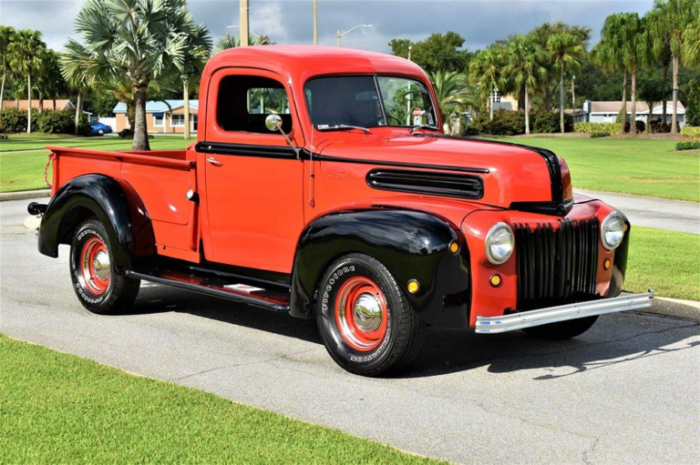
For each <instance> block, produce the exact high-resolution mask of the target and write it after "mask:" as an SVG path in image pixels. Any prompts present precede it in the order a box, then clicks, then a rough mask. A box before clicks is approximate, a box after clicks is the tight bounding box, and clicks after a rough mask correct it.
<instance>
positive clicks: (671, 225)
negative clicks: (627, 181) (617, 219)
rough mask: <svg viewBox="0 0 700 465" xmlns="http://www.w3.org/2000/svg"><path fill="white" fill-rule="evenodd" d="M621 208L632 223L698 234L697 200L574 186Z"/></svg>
mask: <svg viewBox="0 0 700 465" xmlns="http://www.w3.org/2000/svg"><path fill="white" fill-rule="evenodd" d="M576 192H577V193H579V194H583V195H587V196H589V197H593V198H595V199H600V200H602V201H603V202H606V203H608V204H610V205H612V206H613V207H615V208H619V209H620V210H622V211H623V212H624V213H625V215H627V217H628V218H629V220H630V222H631V223H632V226H633V227H634V226H648V227H650V228H661V229H669V230H671V231H680V232H689V233H695V234H700V203H696V202H684V201H682V200H669V199H659V198H656V197H642V196H639V195H629V194H614V193H612V192H594V191H584V190H580V189H576Z"/></svg>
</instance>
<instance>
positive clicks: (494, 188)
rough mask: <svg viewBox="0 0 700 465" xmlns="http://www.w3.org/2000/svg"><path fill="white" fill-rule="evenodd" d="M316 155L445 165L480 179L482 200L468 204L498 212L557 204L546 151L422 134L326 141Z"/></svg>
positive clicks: (442, 167)
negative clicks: (492, 208) (485, 205)
mask: <svg viewBox="0 0 700 465" xmlns="http://www.w3.org/2000/svg"><path fill="white" fill-rule="evenodd" d="M320 155H321V158H322V160H323V159H324V158H327V159H347V160H352V161H355V162H361V163H369V164H373V163H372V162H377V165H379V166H391V167H392V168H394V167H397V168H400V167H402V166H403V167H405V168H407V169H409V168H410V169H425V170H429V171H432V170H440V171H442V172H449V170H446V167H453V168H455V170H454V171H459V172H461V173H464V174H465V175H467V176H478V177H481V178H482V179H483V183H484V194H483V197H482V198H481V199H478V200H470V201H472V202H474V201H476V202H480V203H484V204H488V205H493V206H499V207H504V208H510V207H512V205H513V204H514V203H519V204H520V203H522V204H531V203H544V202H548V203H549V202H552V201H554V200H557V199H553V192H554V191H555V190H554V189H553V188H552V185H553V182H554V183H557V182H558V183H559V184H561V174H560V172H559V165H558V162H557V161H556V160H557V159H556V156H554V155H553V154H552V153H551V152H547V151H540V150H538V149H533V148H528V147H523V146H517V145H512V144H506V143H497V142H488V141H478V140H465V139H457V138H443V137H429V136H422V135H421V136H417V135H416V136H402V137H394V138H378V137H372V136H371V135H367V136H364V137H363V138H361V139H345V140H343V141H338V142H330V141H329V143H328V144H325V145H322V146H321V150H320ZM548 157H549V162H548ZM553 164H556V170H553V167H552V165H553ZM555 176H556V177H558V179H556V178H555ZM559 200H560V199H559Z"/></svg>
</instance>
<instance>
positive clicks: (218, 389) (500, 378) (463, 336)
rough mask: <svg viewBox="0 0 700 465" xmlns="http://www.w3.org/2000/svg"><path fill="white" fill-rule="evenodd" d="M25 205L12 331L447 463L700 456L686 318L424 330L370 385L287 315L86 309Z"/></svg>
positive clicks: (14, 247)
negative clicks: (43, 251) (411, 359)
mask: <svg viewBox="0 0 700 465" xmlns="http://www.w3.org/2000/svg"><path fill="white" fill-rule="evenodd" d="M27 203H28V201H16V202H2V203H0V233H1V234H0V262H1V263H2V266H1V268H0V332H2V333H4V334H7V335H9V336H11V337H14V338H17V339H21V340H26V341H31V342H33V343H37V344H41V345H44V346H47V347H51V348H54V349H58V350H61V351H65V352H68V353H73V354H76V355H80V356H83V357H87V358H90V359H93V360H96V361H98V362H101V363H104V364H108V365H113V366H116V367H119V368H122V369H124V370H127V371H129V372H133V373H139V374H142V375H146V376H150V377H153V378H158V379H163V380H169V381H172V382H175V383H178V384H183V385H186V386H191V387H195V388H199V389H203V390H206V391H210V392H213V393H216V394H218V395H221V396H224V397H227V398H230V399H233V400H236V401H239V402H242V403H245V404H249V405H254V406H257V407H261V408H264V409H268V410H273V411H276V412H280V413H282V414H284V415H287V416H290V417H294V418H299V419H302V420H306V421H309V422H313V423H317V424H322V425H327V426H332V427H337V428H341V429H343V430H345V431H348V432H350V433H353V434H356V435H358V436H363V437H366V438H369V439H372V440H375V441H379V442H382V443H388V444H391V445H393V446H395V447H398V448H400V449H404V450H408V451H412V452H415V453H419V454H425V455H430V456H434V457H440V458H443V459H446V460H450V461H454V462H462V463H509V464H510V463H615V464H618V463H644V464H650V463H654V464H655V463H674V464H678V463H691V462H692V463H696V460H697V457H698V454H699V453H700V432H699V425H700V402H698V399H699V398H700V347H698V346H700V326H698V324H697V323H694V322H692V321H688V320H680V319H672V318H666V317H659V316H654V315H647V314H619V315H611V316H604V317H601V319H600V320H599V321H598V323H597V324H596V325H595V326H594V327H593V329H592V330H591V331H589V332H588V333H586V334H585V335H584V336H583V337H581V338H579V339H577V340H573V341H567V342H561V343H551V342H542V341H533V340H529V339H527V338H526V337H524V336H523V335H521V334H520V333H514V334H510V335H500V336H479V335H476V334H474V333H471V332H466V331H446V330H437V329H431V330H430V331H429V332H428V339H427V343H426V346H425V349H424V351H423V354H422V356H421V357H420V359H419V360H418V363H417V364H416V366H415V367H414V368H413V369H412V370H411V371H409V372H407V373H404V374H403V375H402V376H400V377H395V378H389V379H366V378H361V377H357V376H354V375H351V374H348V373H346V372H344V371H343V370H341V369H340V368H338V367H337V366H336V365H335V364H334V363H333V362H332V361H331V359H330V358H329V357H328V355H327V354H326V352H325V349H324V348H323V346H322V345H321V343H320V340H319V338H318V336H317V335H316V332H315V330H314V328H313V326H312V325H311V324H309V323H308V322H305V321H301V320H295V319H292V318H290V317H287V316H286V315H280V314H273V313H268V312H266V311H264V310H257V309H253V308H249V307H245V306H232V305H230V304H229V303H227V302H222V301H218V300H214V299H211V298H206V297H203V296H200V295H196V294H190V293H187V292H184V291H179V290H175V289H171V288H166V287H161V286H156V285H145V286H144V287H143V288H142V291H141V294H140V296H139V298H138V300H137V302H136V305H135V307H134V308H133V312H132V313H130V314H128V315H121V316H111V317H100V316H96V315H92V314H90V313H88V312H87V311H85V310H83V308H82V307H81V306H80V304H79V303H78V301H77V299H76V298H75V296H74V294H73V291H72V290H71V286H70V277H69V275H68V265H67V261H66V256H67V249H62V250H61V257H60V258H59V259H58V260H54V259H50V258H48V257H44V256H42V255H39V254H38V252H36V239H35V237H34V233H33V232H31V231H28V230H27V229H25V228H24V227H23V226H22V221H23V220H24V217H25V216H26V215H25V213H24V207H25V205H26V204H27ZM693 457H695V458H694V459H693Z"/></svg>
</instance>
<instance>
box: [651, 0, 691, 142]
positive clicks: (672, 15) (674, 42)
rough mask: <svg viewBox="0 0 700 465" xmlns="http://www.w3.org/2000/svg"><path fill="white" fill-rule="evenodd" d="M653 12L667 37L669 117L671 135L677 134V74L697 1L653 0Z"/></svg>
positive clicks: (686, 46)
mask: <svg viewBox="0 0 700 465" xmlns="http://www.w3.org/2000/svg"><path fill="white" fill-rule="evenodd" d="M654 10H657V11H659V16H660V17H661V18H662V21H663V27H664V29H665V30H666V31H667V33H668V36H669V46H670V49H671V55H672V63H673V114H672V116H671V133H672V134H677V133H678V86H679V82H678V81H679V78H678V72H679V68H680V63H681V56H682V54H683V51H684V48H688V47H689V45H686V41H687V40H689V39H690V38H691V37H690V36H688V37H686V36H685V33H686V30H687V29H688V28H689V27H691V25H692V24H693V23H694V22H696V21H697V18H698V15H700V1H699V0H655V2H654ZM691 33H692V31H691Z"/></svg>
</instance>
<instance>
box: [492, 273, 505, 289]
mask: <svg viewBox="0 0 700 465" xmlns="http://www.w3.org/2000/svg"><path fill="white" fill-rule="evenodd" d="M489 282H490V283H491V286H493V287H498V286H500V285H501V283H502V282H503V278H501V275H500V274H498V273H494V274H492V275H491V278H490V279H489Z"/></svg>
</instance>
